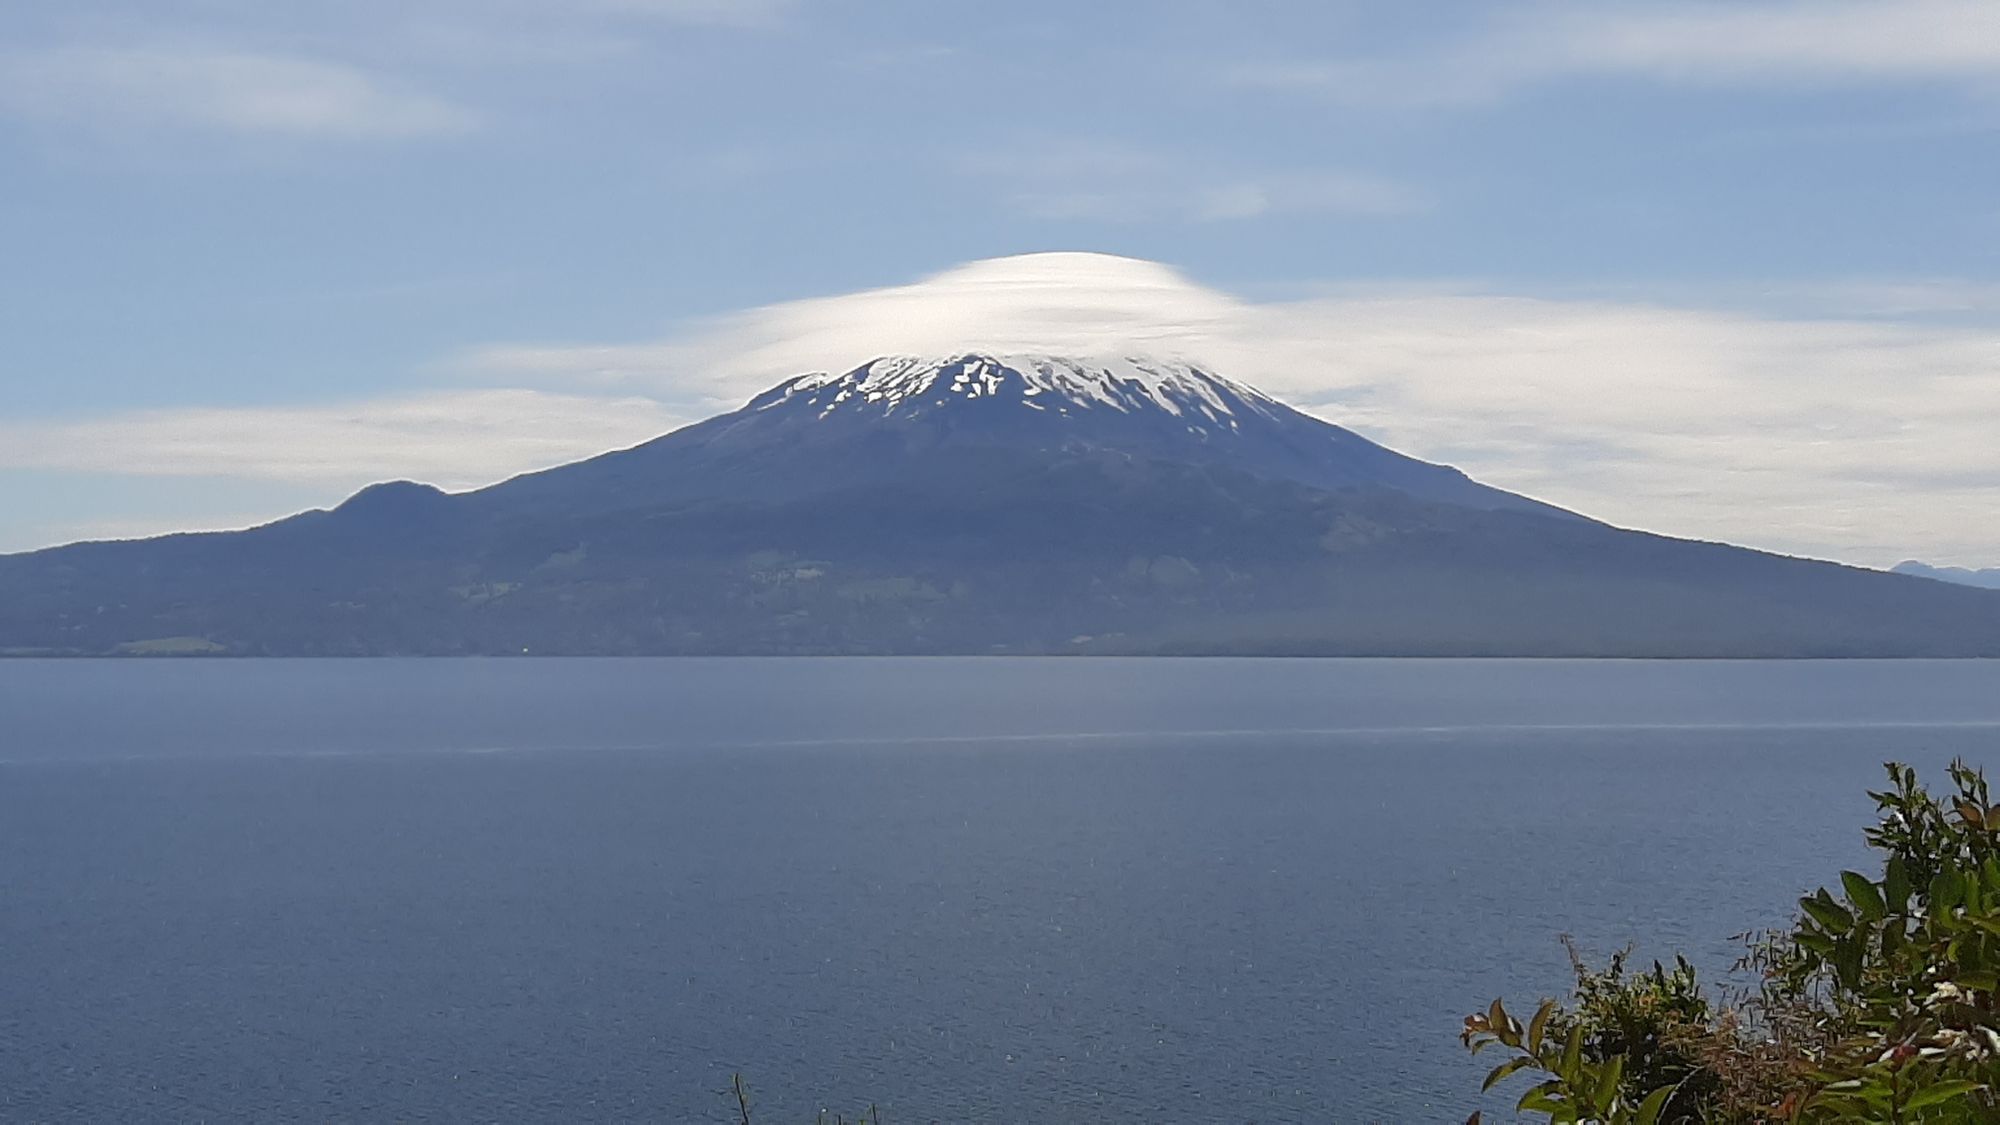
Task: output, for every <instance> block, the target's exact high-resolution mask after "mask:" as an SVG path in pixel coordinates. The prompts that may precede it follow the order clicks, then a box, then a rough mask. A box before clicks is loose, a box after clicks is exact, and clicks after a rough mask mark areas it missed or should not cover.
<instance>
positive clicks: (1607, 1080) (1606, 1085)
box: [1590, 1055, 1625, 1113]
mask: <svg viewBox="0 0 2000 1125" xmlns="http://www.w3.org/2000/svg"><path fill="white" fill-rule="evenodd" d="M1624 1077H1625V1056H1624V1055H1613V1056H1611V1059H1610V1061H1609V1062H1606V1063H1605V1064H1604V1069H1603V1070H1601V1071H1599V1072H1598V1074H1597V1087H1596V1089H1594V1090H1592V1091H1591V1092H1590V1101H1591V1104H1592V1105H1594V1106H1596V1107H1597V1110H1598V1112H1600V1113H1609V1112H1611V1106H1612V1104H1613V1103H1614V1102H1616V1101H1617V1099H1618V1082H1619V1080H1620V1079H1622V1078H1624Z"/></svg>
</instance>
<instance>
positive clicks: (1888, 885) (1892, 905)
mask: <svg viewBox="0 0 2000 1125" xmlns="http://www.w3.org/2000/svg"><path fill="white" fill-rule="evenodd" d="M1882 895H1883V897H1885V898H1887V899H1888V900H1889V902H1888V906H1889V910H1890V912H1891V913H1893V914H1903V913H1907V912H1908V911H1909V909H1910V872H1909V870H1908V869H1907V868H1905V867H1904V866H1903V859H1902V857H1901V856H1890V857H1889V866H1888V867H1887V869H1886V870H1884V871H1883V872H1882Z"/></svg>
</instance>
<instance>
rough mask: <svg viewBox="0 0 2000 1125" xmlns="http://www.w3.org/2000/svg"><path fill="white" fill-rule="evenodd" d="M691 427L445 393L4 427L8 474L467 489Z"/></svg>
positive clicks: (503, 395)
mask: <svg viewBox="0 0 2000 1125" xmlns="http://www.w3.org/2000/svg"><path fill="white" fill-rule="evenodd" d="M686 420H687V419H685V418H684V417H682V416H680V415H679V414H676V413H675V412H673V411H671V410H669V409H668V408H666V407H664V406H662V405H661V404H660V403H659V402H657V401H655V400H653V399H650V398H644V397H630V396H628V397H620V398H602V397H593V396H587V395H573V394H560V393H551V392H547V391H537V390H529V389H478V390H465V391H443V392H433V393H429V394H420V395H410V396H404V397H396V398H385V399H377V400H364V401H355V402H342V403H332V404H327V405H318V406H270V407H206V408H192V409H176V410H153V411H141V412H134V413H127V414H115V415H110V416H107V417H98V418H83V419H72V420H53V421H34V420H14V421H4V422H0V469H55V470H67V471H83V472H101V473H124V474H131V475H139V476H206V477H237V478H246V479H255V480H278V481H289V482H295V483H304V484H315V485H324V486H328V487H329V488H334V489H352V488H355V487H359V486H360V485H364V484H368V483H370V482H372V481H378V480H383V479H387V478H391V477H408V478H411V479H415V480H423V481H428V482H430V483H433V484H437V485H440V486H442V487H445V488H465V487H472V486H476V485H481V484H490V483H492V482H493V481H496V480H500V479H503V478H505V477H509V476H512V475H514V474H517V473H522V472H527V471H529V470H532V469H540V468H546V467H548V466H550V465H556V464H560V463H562V462H564V461H570V460H575V459H576V458H579V457H585V456H589V455H591V454H594V453H601V452H603V451H605V450H607V449H614V448H618V447H620V446H626V445H632V444H636V443H638V442H641V441H644V440H646V439H648V438H652V437H656V436H658V435H659V434H661V433H664V432H666V431H668V430H671V429H673V428H675V427H677V426H679V425H681V424H682V423H683V422H685V421H686Z"/></svg>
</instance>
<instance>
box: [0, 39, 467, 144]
mask: <svg viewBox="0 0 2000 1125" xmlns="http://www.w3.org/2000/svg"><path fill="white" fill-rule="evenodd" d="M0 110H5V111H8V112H11V113H14V114H17V115H21V116H28V117H34V118H39V119H45V120H55V121H68V122H80V123H84V124H138V125H167V126H176V127H189V128H200V129H210V130H220V131H224V132H232V133H253V134H281V135H300V136H320V137H340V138H357V139H358V138H390V139H393V138H404V137H417V136H427V135H434V134H441V133H455V132H461V131H464V130H466V129H469V128H471V127H472V126H473V124H474V118H473V116H472V115H471V114H470V113H469V112H467V111H466V110H464V109H461V108H459V107H458V106H455V105H453V104H452V103H450V102H448V101H445V100H443V99H441V98H438V97H435V96H432V95H430V94H427V93H424V92H421V91H418V90H414V89H409V88H406V87H404V86H402V85H400V84H398V83H396V82H393V81H391V80H389V79H386V78H383V77H380V76H377V75H374V74H370V73H368V72H367V71H364V70H361V69H358V68H354V67H350V66H345V65H341V64H338V63H333V62H327V61H323V60H318V59H309V58H301V57H297V56H292V55H282V54H266V53H258V52H252V51H242V50H230V49H223V48H217V47H207V46H188V45H152V46H144V47H54V48H48V49H45V50H39V51H19V52H13V53H8V54H0Z"/></svg>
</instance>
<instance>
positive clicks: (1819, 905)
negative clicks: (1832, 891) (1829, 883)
mask: <svg viewBox="0 0 2000 1125" xmlns="http://www.w3.org/2000/svg"><path fill="white" fill-rule="evenodd" d="M1799 909H1801V910H1803V911H1805V912H1806V915H1807V916H1808V917H1810V918H1811V919H1812V920H1813V921H1815V922H1818V923H1819V924H1820V927H1821V928H1822V929H1824V930H1826V931H1827V932H1828V933H1832V934H1844V933H1846V932H1847V931H1849V930H1851V929H1853V928H1854V915H1852V914H1849V913H1848V912H1847V911H1845V910H1842V909H1841V908H1840V907H1839V906H1838V905H1837V904H1835V902H1834V901H1833V898H1832V896H1830V895H1828V894H1827V893H1826V892H1825V891H1821V892H1820V893H1819V894H1818V895H1809V896H1807V897H1805V898H1802V899H1800V900H1799Z"/></svg>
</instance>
